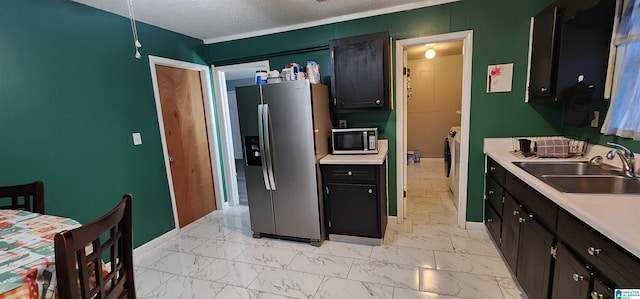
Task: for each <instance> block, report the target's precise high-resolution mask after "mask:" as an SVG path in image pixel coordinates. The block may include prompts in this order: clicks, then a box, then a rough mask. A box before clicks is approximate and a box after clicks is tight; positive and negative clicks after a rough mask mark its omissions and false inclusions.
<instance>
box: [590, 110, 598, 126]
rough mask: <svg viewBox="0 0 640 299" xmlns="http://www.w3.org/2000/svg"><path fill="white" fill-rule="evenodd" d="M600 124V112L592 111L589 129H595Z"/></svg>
mask: <svg viewBox="0 0 640 299" xmlns="http://www.w3.org/2000/svg"><path fill="white" fill-rule="evenodd" d="M599 122H600V111H593V120H591V127H593V128H597V127H598V123H599Z"/></svg>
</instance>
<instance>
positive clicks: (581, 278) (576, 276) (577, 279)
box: [573, 273, 584, 282]
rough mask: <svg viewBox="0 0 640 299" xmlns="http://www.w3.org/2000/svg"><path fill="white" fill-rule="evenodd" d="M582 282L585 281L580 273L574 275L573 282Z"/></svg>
mask: <svg viewBox="0 0 640 299" xmlns="http://www.w3.org/2000/svg"><path fill="white" fill-rule="evenodd" d="M581 280H584V276H582V275H580V274H578V273H573V281H576V282H578V281H581Z"/></svg>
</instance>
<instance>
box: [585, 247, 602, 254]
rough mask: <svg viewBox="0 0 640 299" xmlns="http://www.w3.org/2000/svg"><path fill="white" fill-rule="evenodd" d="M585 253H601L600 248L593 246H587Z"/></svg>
mask: <svg viewBox="0 0 640 299" xmlns="http://www.w3.org/2000/svg"><path fill="white" fill-rule="evenodd" d="M587 253H588V254H589V255H597V254H600V253H602V249H600V248H595V247H589V248H587Z"/></svg>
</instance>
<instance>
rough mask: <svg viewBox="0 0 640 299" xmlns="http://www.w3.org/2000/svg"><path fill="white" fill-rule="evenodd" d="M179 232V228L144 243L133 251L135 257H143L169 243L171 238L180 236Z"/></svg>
mask: <svg viewBox="0 0 640 299" xmlns="http://www.w3.org/2000/svg"><path fill="white" fill-rule="evenodd" d="M178 232H180V229H179V228H174V229H172V230H170V231H168V232H166V233H164V234H162V235H160V236H159V237H157V238H155V239H153V240H151V241H149V242H147V243H144V244H142V245H140V246H138V247H136V248H135V249H134V250H133V256H134V257H135V256H139V255H143V254H145V253H147V252H149V251H151V250H152V249H154V248H156V247H158V246H160V245H162V244H164V243H166V242H167V241H169V240H170V239H171V238H173V237H175V236H177V235H178Z"/></svg>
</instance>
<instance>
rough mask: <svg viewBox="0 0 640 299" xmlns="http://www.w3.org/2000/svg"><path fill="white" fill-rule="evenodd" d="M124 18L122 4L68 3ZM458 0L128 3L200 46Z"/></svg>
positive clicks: (112, 0) (113, 0)
mask: <svg viewBox="0 0 640 299" xmlns="http://www.w3.org/2000/svg"><path fill="white" fill-rule="evenodd" d="M72 1H74V2H78V3H82V4H85V5H88V6H92V7H95V8H98V9H101V10H105V11H108V12H112V13H115V14H118V15H121V16H125V17H129V9H128V4H127V0H72ZM455 1H460V0H386V1H385V0H321V1H319V0H267V1H260V0H133V8H134V12H135V17H136V19H137V20H138V21H141V22H144V23H147V24H151V25H155V26H158V27H160V28H164V29H168V30H171V31H174V32H178V33H181V34H184V35H187V36H191V37H194V38H198V39H201V40H203V41H204V42H205V43H214V42H220V41H226V40H234V39H240V38H245V37H250V36H257V35H264V34H270V33H275V32H282V31H287V30H294V29H299V28H305V27H311V26H317V25H322V24H329V23H335V22H340V21H344V20H351V19H357V18H362V17H368V16H373V15H380V14H386V13H392V12H397V11H403V10H410V9H416V8H421V7H427V6H433V5H438V4H442V3H448V2H455Z"/></svg>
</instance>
